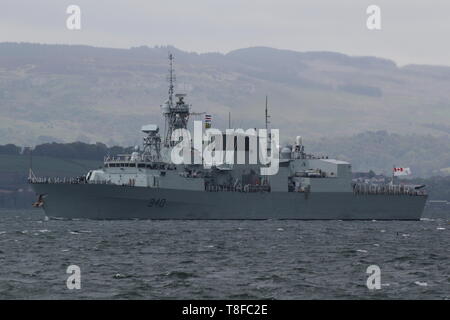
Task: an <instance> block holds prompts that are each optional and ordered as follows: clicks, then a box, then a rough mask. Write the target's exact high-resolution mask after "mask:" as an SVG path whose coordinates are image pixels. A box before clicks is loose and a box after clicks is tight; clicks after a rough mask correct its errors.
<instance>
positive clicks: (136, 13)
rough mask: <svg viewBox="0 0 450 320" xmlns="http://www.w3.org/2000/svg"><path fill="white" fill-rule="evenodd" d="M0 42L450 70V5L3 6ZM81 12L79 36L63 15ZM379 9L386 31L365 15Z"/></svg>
mask: <svg viewBox="0 0 450 320" xmlns="http://www.w3.org/2000/svg"><path fill="white" fill-rule="evenodd" d="M0 3H1V6H0V42H4V41H14V42H39V43H64V44H88V45H95V46H104V47H120V48H128V47H132V46H141V45H148V46H155V45H167V44H170V45H174V46H176V47H178V48H180V49H183V50H188V51H195V52H223V53H225V52H228V51H231V50H234V49H238V48H244V47H250V46H270V47H275V48H280V49H292V50H297V51H322V50H326V51H337V52H342V53H346V54H350V55H373V56H378V57H385V58H389V59H393V60H395V61H396V62H397V63H399V64H401V65H404V64H408V63H420V64H442V65H450V54H449V53H450V0H371V1H366V0H70V1H66V0H0ZM71 4H75V5H78V6H80V8H81V14H82V15H81V23H82V29H81V30H80V31H69V30H68V29H67V28H66V19H67V17H68V14H66V9H67V7H68V6H69V5H71ZM371 4H375V5H378V6H379V7H380V8H381V27H382V30H375V31H374V30H368V29H367V27H366V20H367V17H368V15H367V14H366V9H367V7H368V6H369V5H371Z"/></svg>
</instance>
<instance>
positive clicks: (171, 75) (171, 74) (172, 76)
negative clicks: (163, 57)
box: [168, 52, 176, 107]
mask: <svg viewBox="0 0 450 320" xmlns="http://www.w3.org/2000/svg"><path fill="white" fill-rule="evenodd" d="M168 80H169V105H170V106H171V107H172V106H173V88H174V83H175V81H176V78H175V72H174V70H173V54H172V53H170V52H169V79H168Z"/></svg>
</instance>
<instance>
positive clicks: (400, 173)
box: [393, 168, 411, 177]
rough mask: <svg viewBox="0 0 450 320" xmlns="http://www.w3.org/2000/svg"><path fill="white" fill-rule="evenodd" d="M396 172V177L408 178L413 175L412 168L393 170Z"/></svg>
mask: <svg viewBox="0 0 450 320" xmlns="http://www.w3.org/2000/svg"><path fill="white" fill-rule="evenodd" d="M393 172H394V176H395V177H397V176H407V175H410V174H411V169H410V168H394V169H393Z"/></svg>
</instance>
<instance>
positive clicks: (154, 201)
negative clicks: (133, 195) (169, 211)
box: [147, 198, 166, 208]
mask: <svg viewBox="0 0 450 320" xmlns="http://www.w3.org/2000/svg"><path fill="white" fill-rule="evenodd" d="M165 205H166V199H164V198H151V199H150V200H149V201H148V203H147V207H156V208H163V207H164V206H165Z"/></svg>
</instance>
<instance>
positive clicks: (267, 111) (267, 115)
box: [265, 95, 270, 130]
mask: <svg viewBox="0 0 450 320" xmlns="http://www.w3.org/2000/svg"><path fill="white" fill-rule="evenodd" d="M269 118H270V116H269V109H268V98H267V95H266V120H265V122H266V130H268V129H269V123H270V121H269Z"/></svg>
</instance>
